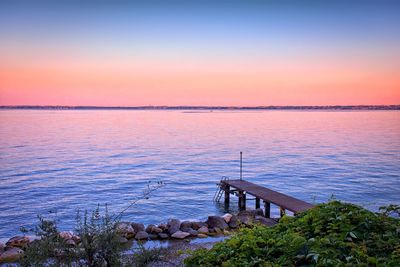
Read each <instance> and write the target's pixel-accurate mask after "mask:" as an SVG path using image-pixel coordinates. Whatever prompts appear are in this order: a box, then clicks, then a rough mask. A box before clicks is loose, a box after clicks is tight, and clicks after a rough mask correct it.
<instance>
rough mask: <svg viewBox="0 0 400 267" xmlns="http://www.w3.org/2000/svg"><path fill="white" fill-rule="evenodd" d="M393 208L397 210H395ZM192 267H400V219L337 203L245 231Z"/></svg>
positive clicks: (195, 257) (196, 255)
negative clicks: (267, 225)
mask: <svg viewBox="0 0 400 267" xmlns="http://www.w3.org/2000/svg"><path fill="white" fill-rule="evenodd" d="M392 210H393V206H392V207H391V208H390V211H392ZM185 263H186V264H187V265H188V266H400V221H399V220H398V219H395V218H392V217H389V216H388V212H384V213H381V214H375V213H373V212H370V211H367V210H365V209H363V208H361V207H358V206H355V205H352V204H345V203H341V202H339V201H332V202H330V203H327V204H321V205H318V206H316V207H314V208H312V209H310V210H308V211H306V212H304V213H302V214H300V215H298V216H296V217H286V216H285V217H283V218H282V219H281V221H280V222H279V224H278V225H276V226H275V227H271V228H265V227H262V226H258V227H255V228H253V229H243V230H241V231H240V232H239V233H238V234H237V235H235V236H233V237H232V238H230V239H228V240H226V241H224V242H221V243H219V244H216V245H215V246H214V247H213V248H212V249H211V250H206V249H200V250H197V251H195V252H193V254H192V256H191V257H189V258H187V259H186V260H185Z"/></svg>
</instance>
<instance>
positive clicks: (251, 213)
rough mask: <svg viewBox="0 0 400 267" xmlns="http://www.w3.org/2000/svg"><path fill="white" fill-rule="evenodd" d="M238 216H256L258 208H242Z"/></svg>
mask: <svg viewBox="0 0 400 267" xmlns="http://www.w3.org/2000/svg"><path fill="white" fill-rule="evenodd" d="M237 216H238V217H244V216H248V217H254V216H256V210H241V211H239V213H238V214H237Z"/></svg>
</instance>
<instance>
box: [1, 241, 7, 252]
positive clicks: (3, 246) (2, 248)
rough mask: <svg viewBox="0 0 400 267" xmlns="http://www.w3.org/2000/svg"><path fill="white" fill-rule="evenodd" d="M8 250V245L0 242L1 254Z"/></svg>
mask: <svg viewBox="0 0 400 267" xmlns="http://www.w3.org/2000/svg"><path fill="white" fill-rule="evenodd" d="M5 248H6V245H4V244H3V243H1V242H0V254H1V253H3V252H4V249H5Z"/></svg>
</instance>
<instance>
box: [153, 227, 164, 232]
mask: <svg viewBox="0 0 400 267" xmlns="http://www.w3.org/2000/svg"><path fill="white" fill-rule="evenodd" d="M162 231H163V230H162V229H161V228H158V227H156V226H154V227H153V229H152V233H153V234H159V233H162Z"/></svg>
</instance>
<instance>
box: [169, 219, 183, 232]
mask: <svg viewBox="0 0 400 267" xmlns="http://www.w3.org/2000/svg"><path fill="white" fill-rule="evenodd" d="M180 227H181V221H180V220H178V219H170V220H169V221H168V233H169V234H170V235H172V234H174V233H176V232H178V231H179V229H180Z"/></svg>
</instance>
